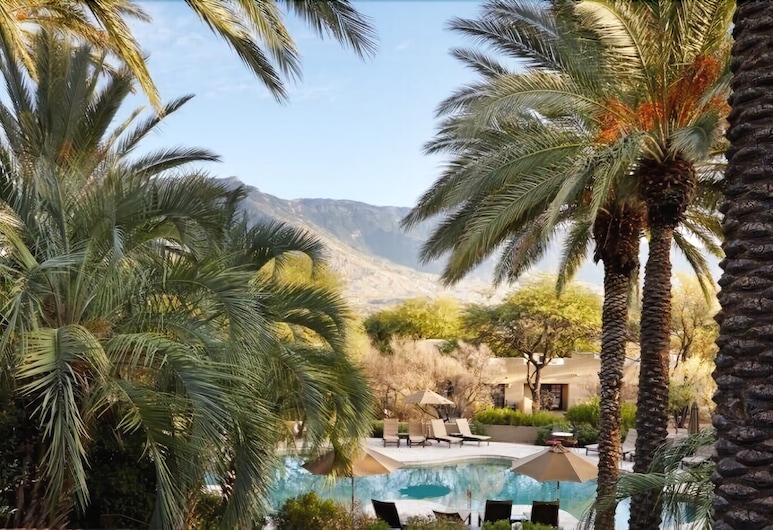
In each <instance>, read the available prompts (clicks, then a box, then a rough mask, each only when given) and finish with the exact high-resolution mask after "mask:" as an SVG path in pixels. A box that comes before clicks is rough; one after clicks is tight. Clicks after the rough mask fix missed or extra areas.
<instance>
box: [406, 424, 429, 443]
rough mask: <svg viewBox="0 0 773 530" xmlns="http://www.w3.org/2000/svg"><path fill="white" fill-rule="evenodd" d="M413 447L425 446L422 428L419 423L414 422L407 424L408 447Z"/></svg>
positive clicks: (425, 439)
mask: <svg viewBox="0 0 773 530" xmlns="http://www.w3.org/2000/svg"><path fill="white" fill-rule="evenodd" d="M414 445H421V446H422V447H424V446H426V445H427V437H426V436H424V428H423V426H422V424H421V423H419V422H416V421H409V422H408V447H412V446H414Z"/></svg>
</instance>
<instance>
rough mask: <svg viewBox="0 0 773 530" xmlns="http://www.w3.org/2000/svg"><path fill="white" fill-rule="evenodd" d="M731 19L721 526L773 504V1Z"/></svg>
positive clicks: (766, 522)
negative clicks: (772, 292)
mask: <svg viewBox="0 0 773 530" xmlns="http://www.w3.org/2000/svg"><path fill="white" fill-rule="evenodd" d="M737 4H738V6H737V9H736V13H735V18H734V25H733V37H734V38H735V45H734V46H733V51H732V60H731V70H732V72H733V77H732V82H731V85H732V88H733V94H732V95H731V97H730V100H729V101H730V105H731V107H732V110H731V112H730V116H729V118H728V120H729V122H730V127H729V129H728V131H727V138H728V139H729V140H730V148H729V149H728V151H727V160H728V164H727V171H726V173H725V178H726V180H727V188H726V191H725V203H724V206H723V211H724V214H725V219H724V222H723V226H722V228H723V231H724V234H725V243H724V245H723V248H724V250H725V253H726V255H727V258H726V259H725V260H724V261H723V262H722V264H721V266H722V268H723V273H722V278H721V279H720V285H721V286H722V292H721V293H720V296H719V301H720V304H721V307H722V308H721V310H720V312H719V314H718V315H717V321H718V322H719V325H720V331H719V338H718V339H717V344H718V345H719V353H718V355H717V358H716V370H715V372H714V377H715V380H716V382H717V393H716V395H715V397H714V401H715V402H716V405H717V408H716V415H715V416H714V420H713V423H714V426H715V427H716V429H717V444H716V452H717V467H716V473H715V474H714V475H713V477H712V480H713V481H714V487H715V490H714V491H715V494H716V500H715V503H714V521H715V526H714V527H715V528H717V529H722V530H725V529H728V528H766V527H770V526H771V525H773V514H771V512H770V510H767V509H765V506H766V505H768V503H769V502H770V498H771V496H773V484H771V482H770V481H768V480H764V479H763V477H767V476H769V472H770V460H769V459H767V458H766V457H767V455H769V454H770V451H769V447H770V440H771V439H773V423H772V422H771V421H770V409H771V401H772V400H773V398H772V397H771V396H772V394H771V392H770V363H769V359H770V356H771V351H772V349H771V336H770V335H769V334H768V333H767V330H768V329H770V327H769V326H770V323H771V311H770V306H769V297H768V293H769V287H770V275H769V273H768V272H769V271H770V255H769V254H768V253H767V252H765V249H766V248H767V245H768V242H769V241H770V232H771V226H770V214H769V212H770V209H771V207H772V206H773V197H771V193H770V171H769V168H770V163H769V161H770V157H771V153H773V141H772V139H771V136H770V134H769V131H770V109H771V89H770V84H769V82H768V81H767V80H769V79H771V76H773V61H771V59H770V55H769V52H768V50H770V47H771V45H773V42H772V39H771V33H770V29H769V28H770V25H771V23H773V5H771V4H770V3H769V2H764V1H753V0H739V1H738V2H737Z"/></svg>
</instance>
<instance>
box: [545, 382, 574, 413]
mask: <svg viewBox="0 0 773 530" xmlns="http://www.w3.org/2000/svg"><path fill="white" fill-rule="evenodd" d="M567 387H568V385H557V384H550V383H548V384H543V385H542V386H541V388H540V392H541V393H543V394H544V393H546V392H549V393H551V394H552V395H553V406H552V407H550V409H551V410H566V407H565V406H564V403H565V402H566V400H565V397H566V393H567V391H568V388H567Z"/></svg>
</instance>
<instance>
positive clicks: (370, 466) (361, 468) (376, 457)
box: [303, 447, 403, 509]
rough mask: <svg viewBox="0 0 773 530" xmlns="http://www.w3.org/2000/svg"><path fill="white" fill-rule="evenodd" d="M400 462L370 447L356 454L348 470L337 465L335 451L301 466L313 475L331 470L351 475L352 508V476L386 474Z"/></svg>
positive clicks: (398, 466) (329, 472)
mask: <svg viewBox="0 0 773 530" xmlns="http://www.w3.org/2000/svg"><path fill="white" fill-rule="evenodd" d="M402 466H403V464H402V462H398V461H397V460H395V459H394V458H389V457H388V456H385V455H382V454H381V453H378V452H376V451H373V450H372V449H370V448H367V447H366V448H365V449H364V451H363V452H362V453H361V454H360V455H359V456H357V457H356V458H355V459H354V460H353V461H352V465H351V469H349V470H343V471H342V470H341V469H339V468H338V466H337V462H336V454H335V451H332V450H331V451H328V452H327V453H325V454H323V455H322V456H320V457H319V458H317V459H315V460H311V461H309V462H306V463H305V464H304V465H303V467H304V468H306V469H307V470H308V471H310V472H311V473H312V474H314V475H330V474H332V473H333V472H338V473H339V474H340V475H343V476H345V477H351V479H352V509H354V478H355V477H367V476H369V475H386V474H388V473H391V472H392V471H394V470H395V469H398V468H400V467H402Z"/></svg>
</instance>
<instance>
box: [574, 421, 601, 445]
mask: <svg viewBox="0 0 773 530" xmlns="http://www.w3.org/2000/svg"><path fill="white" fill-rule="evenodd" d="M574 437H575V438H577V443H578V444H579V445H580V447H583V446H586V445H588V444H595V443H597V442H598V441H599V429H598V428H597V427H594V426H593V425H591V424H590V423H580V424H577V425H575V427H574Z"/></svg>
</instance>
